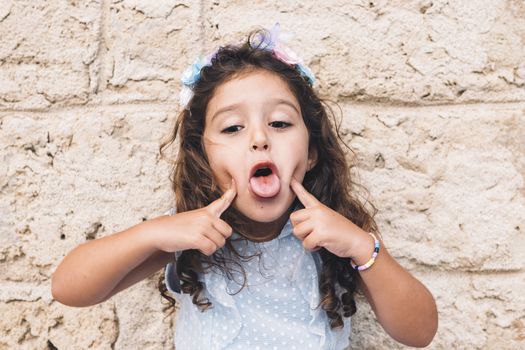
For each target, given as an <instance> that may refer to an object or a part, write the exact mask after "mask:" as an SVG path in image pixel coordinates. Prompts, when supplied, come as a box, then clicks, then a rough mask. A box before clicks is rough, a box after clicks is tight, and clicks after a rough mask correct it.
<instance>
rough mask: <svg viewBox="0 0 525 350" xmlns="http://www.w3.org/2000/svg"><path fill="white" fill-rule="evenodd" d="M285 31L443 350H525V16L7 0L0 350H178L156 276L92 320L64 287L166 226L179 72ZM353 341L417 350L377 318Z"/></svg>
mask: <svg viewBox="0 0 525 350" xmlns="http://www.w3.org/2000/svg"><path fill="white" fill-rule="evenodd" d="M276 21H279V22H280V23H281V26H282V28H283V30H285V31H288V32H293V33H295V39H294V40H293V41H292V42H291V43H290V46H291V47H292V48H294V49H295V50H296V51H298V52H299V53H300V54H301V56H302V57H303V58H304V59H305V61H306V62H307V64H308V65H309V66H310V67H311V68H312V70H313V71H314V73H315V75H316V77H317V79H318V83H317V85H316V88H317V90H318V91H319V93H320V95H321V96H323V97H326V98H329V99H331V100H333V101H336V102H337V103H338V104H339V106H340V107H341V110H342V112H343V115H344V118H343V128H342V132H343V134H344V136H345V138H346V140H347V141H348V142H349V143H350V145H351V146H352V147H353V149H354V150H355V151H356V153H357V155H358V159H359V178H360V179H361V180H360V181H361V182H362V183H363V184H364V185H366V186H367V187H368V188H369V190H370V200H371V201H373V203H374V204H375V205H376V206H377V207H378V208H379V213H378V216H377V220H378V223H379V226H380V229H381V231H382V233H383V236H384V238H385V240H386V242H387V245H388V247H389V249H390V252H391V253H392V254H393V255H394V256H395V257H396V258H397V259H398V261H399V262H400V263H401V264H402V265H403V266H404V267H405V268H407V269H408V270H409V271H411V272H412V273H413V274H414V275H415V276H417V277H418V278H419V279H421V280H422V281H423V282H424V283H425V284H426V285H427V286H428V287H429V289H430V290H431V291H432V293H433V294H434V296H435V298H436V301H437V304H438V309H439V317H440V325H439V330H438V333H437V335H436V337H435V339H434V341H433V343H432V344H431V345H430V347H429V348H431V349H518V348H525V295H524V293H523V288H524V287H525V273H524V269H525V239H524V230H525V185H524V175H525V63H524V62H525V49H524V45H525V3H524V2H523V1H521V0H506V1H498V0H476V1H459V0H458V1H445V0H433V1H429V0H420V1H419V0H409V1H405V0H392V1H386V0H378V1H375V0H374V1H357V0H354V1H342V0H339V1H338V0H327V1H313V0H306V1H288V2H278V1H274V2H266V1H252V2H245V1H239V0H237V1H234V0H230V1H222V0H217V1H171V0H158V1H145V0H123V1H122V0H121V1H110V0H97V1H96V0H92V1H75V0H70V1H57V0H54V1H43V0H33V1H28V0H25V1H11V0H1V1H0V159H1V162H2V166H0V212H1V215H0V314H1V315H3V316H2V317H1V318H0V348H1V349H61V350H62V349H87V348H90V349H170V348H172V338H173V325H174V321H173V315H171V316H170V315H169V313H168V312H167V311H166V310H165V304H163V303H162V301H161V298H160V295H159V294H158V292H157V290H156V279H157V277H158V275H157V276H154V277H152V278H150V279H147V280H145V281H143V282H140V283H138V284H137V285H135V286H133V287H131V288H130V289H128V290H126V291H124V292H122V293H120V294H118V295H116V296H114V297H113V298H112V299H111V300H109V301H107V302H105V303H103V304H100V305H97V306H95V307H91V308H79V309H75V308H69V307H66V306H63V305H61V304H59V303H58V302H56V301H53V299H52V297H51V292H50V277H51V274H52V272H53V271H54V269H55V268H56V266H57V265H58V263H59V262H60V261H61V259H62V258H63V257H64V256H65V254H67V252H69V251H70V250H71V249H73V248H74V247H75V246H76V245H78V244H80V243H82V242H84V241H86V240H89V239H93V238H98V237H101V236H105V235H109V234H111V233H114V232H116V231H119V230H123V229H125V228H127V227H129V226H132V225H134V224H136V223H138V222H140V221H141V220H147V219H149V218H153V217H155V216H158V215H161V214H162V213H163V212H164V211H165V210H166V209H167V208H169V206H170V205H171V201H172V198H173V197H172V194H171V193H170V188H169V181H168V170H169V164H168V160H166V159H162V158H161V157H160V155H159V153H158V147H159V144H160V142H161V140H163V139H164V138H165V137H166V136H167V135H168V134H169V132H170V130H171V128H172V126H173V121H174V118H175V116H176V115H177V112H178V110H179V107H178V103H177V101H178V92H179V78H180V75H181V72H182V71H183V70H184V68H185V67H186V66H187V65H188V64H189V63H191V62H192V61H193V60H194V58H195V57H196V56H197V55H198V54H199V53H207V52H209V51H210V50H212V49H213V48H215V47H216V46H217V45H219V43H224V42H232V41H233V42H234V41H236V40H238V39H239V38H240V37H242V34H243V33H245V32H246V31H247V30H249V29H253V28H254V27H255V26H257V25H262V26H266V27H270V26H271V25H273V24H274V23H275V22H276ZM337 111H338V110H337V108H336V112H337ZM353 322H354V328H353V331H352V347H351V349H403V348H405V347H403V346H400V345H399V344H397V343H395V341H393V340H392V339H390V338H389V337H388V335H387V334H386V333H385V332H384V331H383V330H382V329H381V327H380V326H379V324H378V323H377V321H376V320H375V318H374V316H373V313H372V312H371V310H370V307H369V306H368V305H367V304H366V303H365V301H364V300H363V299H360V300H359V304H358V313H357V315H356V316H355V317H354V321H353Z"/></svg>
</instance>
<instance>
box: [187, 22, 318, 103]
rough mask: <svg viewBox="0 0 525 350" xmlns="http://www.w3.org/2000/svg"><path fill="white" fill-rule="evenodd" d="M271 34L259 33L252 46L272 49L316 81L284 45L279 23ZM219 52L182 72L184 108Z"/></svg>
mask: <svg viewBox="0 0 525 350" xmlns="http://www.w3.org/2000/svg"><path fill="white" fill-rule="evenodd" d="M269 34H270V35H263V34H260V35H258V37H257V38H256V40H255V42H250V44H251V46H252V47H257V48H261V49H263V50H267V51H271V52H272V53H273V55H274V56H275V57H276V58H277V59H279V60H280V61H282V62H284V63H286V64H288V65H290V66H292V67H293V68H295V69H296V70H297V71H298V72H299V73H300V74H301V76H303V77H304V78H305V79H306V80H307V81H308V83H309V84H310V86H312V85H313V84H314V83H315V77H314V75H313V73H312V71H311V70H310V69H309V68H308V67H307V66H306V65H305V64H304V62H303V60H302V59H301V58H300V57H299V56H298V55H297V54H296V53H295V52H293V51H292V50H291V49H290V48H289V47H287V46H285V45H284V41H286V40H287V38H286V37H283V36H281V30H280V25H279V23H276V24H275V25H274V26H273V28H272V29H271V31H270V32H269ZM217 52H218V50H216V51H215V52H212V53H210V54H208V55H207V56H205V57H202V56H200V57H199V58H197V60H195V62H193V64H191V65H190V66H189V67H188V68H186V70H185V71H184V73H182V78H181V82H182V89H181V91H180V95H179V102H180V105H181V106H182V107H183V108H185V109H188V103H189V102H190V100H191V98H192V97H193V87H194V86H195V84H197V82H198V81H199V79H200V75H201V70H202V68H204V67H207V66H211V61H212V59H213V58H214V57H215V55H216V54H217Z"/></svg>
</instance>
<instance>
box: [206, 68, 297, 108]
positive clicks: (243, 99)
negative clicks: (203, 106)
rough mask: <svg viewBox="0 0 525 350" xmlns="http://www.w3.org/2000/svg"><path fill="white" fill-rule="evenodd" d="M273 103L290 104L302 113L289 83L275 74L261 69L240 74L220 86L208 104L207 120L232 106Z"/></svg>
mask: <svg viewBox="0 0 525 350" xmlns="http://www.w3.org/2000/svg"><path fill="white" fill-rule="evenodd" d="M279 102H281V103H279ZM272 103H274V104H283V105H286V104H288V105H290V107H291V108H293V107H295V109H296V110H297V111H300V106H299V102H298V101H297V98H296V97H295V95H294V94H293V93H292V91H291V90H290V87H289V86H288V83H287V82H286V81H285V80H284V79H283V78H281V77H280V76H279V75H277V74H275V73H272V72H269V71H266V70H261V69H259V70H254V71H249V72H245V73H242V74H239V75H237V76H235V77H233V78H232V79H230V80H228V81H226V82H224V83H222V84H220V85H219V86H218V87H217V89H216V90H215V92H214V94H213V96H212V98H211V99H210V102H209V103H208V108H207V113H206V114H207V118H208V117H210V118H211V116H213V115H214V114H216V112H217V111H218V110H220V109H223V108H227V107H228V106H231V105H238V106H241V105H266V104H272Z"/></svg>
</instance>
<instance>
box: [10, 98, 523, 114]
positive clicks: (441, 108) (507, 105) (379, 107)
mask: <svg viewBox="0 0 525 350" xmlns="http://www.w3.org/2000/svg"><path fill="white" fill-rule="evenodd" d="M338 105H339V106H341V107H343V106H344V107H345V108H346V109H348V108H358V109H369V110H375V111H380V112H388V111H392V112H399V111H428V110H434V111H436V112H446V111H461V110H470V109H487V110H505V109H524V110H525V101H514V102H490V103H485V102H483V103H479V102H473V103H461V104H439V105H404V106H402V105H392V104H377V103H365V102H355V103H346V104H343V103H342V102H338ZM132 106H144V107H153V108H154V107H173V110H174V112H175V111H178V110H179V108H180V106H179V104H178V103H177V102H176V101H174V102H151V101H136V102H125V103H108V104H83V105H72V106H58V107H50V108H45V109H41V108H34V109H33V108H25V109H16V108H10V109H3V110H2V109H0V115H5V114H8V113H24V114H31V113H35V114H47V113H61V112H68V111H82V110H86V111H93V110H97V109H108V108H109V109H117V108H128V107H132Z"/></svg>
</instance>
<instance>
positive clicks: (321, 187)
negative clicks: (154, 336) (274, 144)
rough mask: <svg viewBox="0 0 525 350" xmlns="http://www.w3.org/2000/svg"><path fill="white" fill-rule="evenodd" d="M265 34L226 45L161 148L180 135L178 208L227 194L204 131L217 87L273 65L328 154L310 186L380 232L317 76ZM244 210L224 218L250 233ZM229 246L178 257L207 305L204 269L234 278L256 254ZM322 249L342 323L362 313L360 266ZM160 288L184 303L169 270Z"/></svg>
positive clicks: (333, 307) (326, 302)
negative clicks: (275, 49) (357, 296)
mask: <svg viewBox="0 0 525 350" xmlns="http://www.w3.org/2000/svg"><path fill="white" fill-rule="evenodd" d="M265 35H268V32H267V31H266V30H264V29H259V30H256V31H253V32H251V33H250V34H249V35H248V38H247V40H246V42H245V43H243V44H242V45H238V46H236V45H227V46H223V47H221V48H220V49H219V50H218V52H217V53H216V55H215V56H214V57H213V59H212V61H211V65H209V66H205V67H204V68H202V70H201V73H200V79H199V81H198V82H197V83H196V85H195V86H194V88H193V91H194V96H193V97H192V99H191V100H190V102H189V103H188V107H187V109H184V110H183V111H182V112H180V114H179V115H178V118H177V120H176V122H175V127H174V130H173V133H172V134H171V135H170V138H169V139H168V140H166V141H164V142H163V143H162V144H161V146H160V153H161V155H163V151H164V150H165V148H166V147H168V146H169V145H171V144H173V143H174V142H175V141H176V139H177V137H178V138H179V148H178V152H177V158H176V161H175V162H174V164H173V169H172V173H171V175H170V180H171V182H172V188H173V191H174V192H175V202H176V203H175V207H176V209H177V212H179V213H180V212H185V211H189V210H194V209H198V208H202V207H204V206H206V205H208V204H209V203H211V202H212V201H214V200H216V199H217V198H219V197H220V196H221V194H222V193H221V191H220V189H219V188H218V186H217V184H216V182H215V180H214V178H213V175H212V171H211V168H210V165H209V162H208V159H207V156H206V153H205V151H204V145H203V137H202V135H203V132H204V128H205V116H206V108H207V106H208V102H209V101H210V99H211V98H212V96H213V94H214V91H215V90H216V89H217V87H218V86H219V85H221V84H223V83H225V82H227V81H229V80H231V79H235V78H237V77H239V76H240V75H242V74H247V73H249V72H252V71H253V70H267V71H270V72H273V73H274V74H276V75H278V76H279V77H281V78H283V79H284V80H285V81H286V82H287V84H288V87H289V88H290V90H291V91H292V93H293V94H294V96H295V97H296V98H297V100H298V102H299V105H300V107H301V114H302V116H303V119H304V123H305V124H306V127H307V129H308V132H309V148H310V150H314V151H316V154H317V155H322V156H319V157H317V158H318V159H317V163H316V164H315V166H314V167H313V168H312V169H311V170H310V171H308V172H307V173H306V174H305V177H304V180H303V186H304V187H305V188H306V190H308V191H309V192H310V193H312V194H313V195H314V196H315V197H316V198H317V199H318V200H319V201H320V202H322V203H323V204H324V205H326V206H328V207H330V208H332V209H333V210H335V211H337V212H338V213H340V214H342V215H343V216H345V217H346V218H348V219H349V220H351V221H352V222H353V223H354V224H356V225H357V226H359V227H361V228H362V229H363V230H366V231H377V225H376V223H375V221H374V216H375V214H376V213H377V209H376V208H375V207H374V206H373V205H372V204H371V203H370V202H369V201H368V200H366V202H365V203H362V202H360V201H359V200H358V190H364V192H365V193H367V194H368V191H367V190H366V189H365V188H364V187H363V186H361V185H359V184H357V183H356V182H354V181H353V179H352V176H351V170H352V168H354V167H355V166H356V162H355V160H356V157H355V154H354V153H353V151H352V150H351V149H350V147H349V146H348V145H347V144H346V143H345V142H344V140H343V139H342V138H341V135H340V132H339V129H340V121H339V123H338V122H336V120H335V118H334V113H333V110H332V109H331V108H330V106H329V105H328V104H327V101H325V100H321V99H320V98H319V97H318V96H317V95H316V93H315V92H314V90H313V89H312V87H311V86H310V84H309V82H308V81H307V80H306V79H305V78H304V77H302V76H301V74H300V72H298V70H297V69H296V68H295V67H293V66H290V65H288V64H287V63H284V62H282V61H281V60H279V59H277V58H276V57H275V56H274V55H273V54H272V51H271V50H267V49H265V48H264V47H261V46H260V45H258V44H254V42H255V40H254V39H255V38H261V37H264V36H265ZM259 42H264V40H261V41H259ZM327 111H328V112H329V113H330V114H328V113H327ZM329 115H330V117H331V118H332V120H333V122H332V121H331V120H330V118H329ZM342 145H344V146H345V147H346V148H347V149H348V150H349V151H350V152H349V153H348V154H345V152H344V149H343V147H342ZM347 158H351V160H352V161H351V162H348V161H347ZM297 203H299V202H298V201H297V199H296V201H295V203H294V204H297ZM367 204H368V206H369V208H367ZM241 217H242V216H241V215H240V213H238V212H237V211H236V209H235V208H233V207H230V208H229V209H228V210H226V211H225V212H224V214H223V219H224V220H225V221H226V222H228V223H229V224H230V225H231V226H232V227H233V229H234V230H235V231H237V232H239V233H241V234H242V232H243V227H244V225H243V224H244V223H243V222H242V219H241ZM225 248H227V249H228V250H229V251H230V252H232V253H233V254H232V255H229V256H232V258H228V257H227V256H226V255H225V254H223V252H222V251H223V250H222V249H219V250H217V251H216V252H215V253H214V254H213V255H212V256H206V255H205V254H202V253H201V252H199V251H198V250H186V251H183V252H182V253H181V254H180V256H179V258H178V260H177V263H176V273H177V275H178V276H180V281H181V290H182V292H183V293H187V294H190V295H191V296H192V300H193V303H194V304H195V305H197V306H198V307H199V308H200V309H201V311H204V310H206V309H207V308H209V307H210V306H212V304H211V302H210V301H209V300H208V299H207V298H205V297H203V289H204V285H203V283H202V282H201V281H199V279H198V276H199V274H202V273H207V272H209V271H210V269H211V268H212V267H216V268H217V269H219V270H220V271H222V272H223V273H224V274H225V276H226V277H231V276H232V273H233V271H234V270H236V269H237V271H241V272H242V273H243V275H244V276H246V275H245V273H244V269H243V268H242V265H241V264H240V261H242V260H245V259H249V258H252V257H246V256H242V255H240V254H239V253H238V252H237V251H236V250H235V249H234V247H233V245H232V244H231V242H230V241H229V240H227V241H226V245H225ZM318 253H319V254H320V257H321V261H322V269H321V271H320V274H319V291H320V295H321V301H320V304H319V305H320V306H321V307H322V308H323V310H325V311H326V313H327V316H328V318H329V319H330V326H331V328H341V327H342V326H343V318H342V317H350V316H351V315H353V314H354V313H355V312H356V305H355V301H354V293H355V291H356V288H357V272H356V271H355V270H353V269H352V268H351V266H350V262H349V259H348V258H341V257H338V256H336V255H334V254H332V253H331V252H329V251H328V250H326V249H324V248H322V249H321V250H319V252H318ZM243 286H244V285H243ZM158 287H159V291H160V292H161V294H162V296H163V297H164V298H166V299H167V300H169V301H170V304H171V306H173V307H174V306H175V304H176V302H175V300H174V299H173V298H172V297H171V296H170V295H169V294H168V293H167V287H166V285H165V280H164V274H162V275H161V276H160V277H159V283H158ZM338 287H339V288H338ZM241 289H242V288H241ZM341 291H342V292H341Z"/></svg>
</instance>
